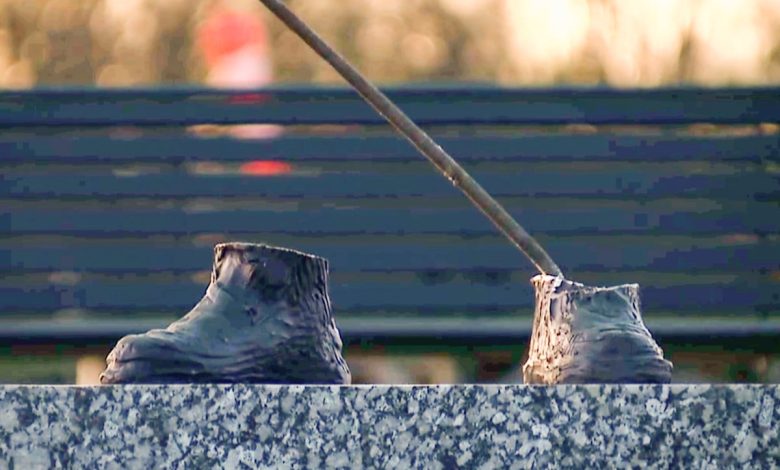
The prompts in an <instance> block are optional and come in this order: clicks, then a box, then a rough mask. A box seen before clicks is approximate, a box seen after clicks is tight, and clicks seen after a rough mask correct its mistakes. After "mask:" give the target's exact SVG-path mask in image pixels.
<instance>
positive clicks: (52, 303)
mask: <svg viewBox="0 0 780 470" xmlns="http://www.w3.org/2000/svg"><path fill="white" fill-rule="evenodd" d="M766 279H768V278H766ZM629 280H630V277H628V276H626V278H625V281H629ZM641 287H642V292H641V298H642V304H643V308H644V309H645V310H646V311H653V310H659V311H667V312H675V313H679V314H685V313H695V314H701V313H702V311H706V310H713V309H714V310H717V311H721V312H723V311H734V312H742V313H744V314H747V313H751V312H752V313H768V312H772V311H774V312H776V311H777V310H778V308H780V284H778V283H777V282H774V283H773V282H770V281H768V280H765V281H764V282H756V281H752V280H748V281H741V280H736V281H733V282H731V283H717V284H693V285H671V286H653V285H643V286H641ZM204 290H205V285H203V284H198V283H194V282H181V281H173V282H165V283H160V282H156V281H149V282H144V281H130V280H126V281H114V282H105V281H102V282H101V281H86V282H81V283H78V284H76V285H74V286H61V285H40V284H38V285H24V286H3V287H0V312H2V311H5V312H9V313H10V312H13V311H14V310H25V311H27V310H29V311H52V310H57V309H62V308H84V309H93V310H104V311H109V310H116V311H181V313H185V312H186V311H187V310H189V309H190V308H192V307H193V306H194V305H195V303H196V302H197V301H198V300H199V299H200V298H201V297H202V296H203V293H204ZM330 293H331V298H332V301H333V302H334V307H335V308H336V309H337V311H343V312H375V313H376V312H383V311H385V312H402V311H405V312H407V313H413V314H425V313H436V312H439V313H443V312H462V313H463V312H465V313H469V312H474V313H479V312H482V313H491V312H492V313H496V314H498V313H507V312H510V311H515V310H517V309H529V308H531V307H532V305H533V289H532V288H531V287H530V286H529V285H527V284H520V283H508V284H505V285H500V286H494V285H484V284H478V283H468V282H463V281H461V282H443V283H439V284H428V285H426V284H424V283H423V282H421V281H419V280H417V281H416V282H414V281H411V282H397V281H396V282H393V280H392V278H389V279H387V280H382V279H381V277H380V278H379V279H377V280H375V281H373V282H371V281H368V282H365V281H364V282H358V281H356V282H349V283H342V282H339V281H338V280H336V279H334V280H332V281H331V282H330Z"/></svg>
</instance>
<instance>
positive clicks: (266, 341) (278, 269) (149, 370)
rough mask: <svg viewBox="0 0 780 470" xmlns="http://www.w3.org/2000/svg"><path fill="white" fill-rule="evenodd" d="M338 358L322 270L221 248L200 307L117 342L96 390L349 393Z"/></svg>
mask: <svg viewBox="0 0 780 470" xmlns="http://www.w3.org/2000/svg"><path fill="white" fill-rule="evenodd" d="M341 348H342V343H341V337H340V335H339V331H338V329H337V328H336V323H335V320H334V318H333V315H332V313H331V305H330V298H329V297H328V262H327V260H325V259H324V258H320V257H317V256H313V255H309V254H306V253H301V252H298V251H294V250H288V249H285V248H279V247H272V246H267V245H258V244H250V243H223V244H219V245H217V246H216V247H215V248H214V268H213V271H212V275H211V283H210V284H209V286H208V288H207V290H206V293H205V295H204V297H203V298H202V299H201V300H200V302H199V303H198V304H197V305H196V306H195V307H193V309H192V310H191V311H190V312H189V313H187V315H185V316H184V317H182V318H181V319H179V320H177V321H176V322H174V323H172V324H171V325H169V326H168V327H167V328H165V329H155V330H151V331H148V332H147V333H144V334H141V335H129V336H125V337H124V338H122V339H121V340H119V342H118V343H117V345H116V347H115V348H114V349H113V350H112V351H111V353H109V355H108V357H107V358H106V363H107V366H108V367H107V368H106V370H105V371H104V372H103V373H102V374H101V375H100V382H101V383H103V384H127V383H237V382H243V383H285V384H287V383H290V384H292V383H294V384H304V383H308V384H349V383H350V382H351V375H350V372H349V368H348V367H347V364H346V362H345V361H344V358H343V357H342V355H341Z"/></svg>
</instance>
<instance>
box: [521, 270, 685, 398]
mask: <svg viewBox="0 0 780 470" xmlns="http://www.w3.org/2000/svg"><path fill="white" fill-rule="evenodd" d="M531 282H532V284H533V286H534V289H535V291H536V311H535V312H534V325H533V331H532V333H531V344H530V345H529V354H528V361H527V362H526V363H525V365H523V380H524V382H525V383H527V384H566V383H570V384H574V383H669V382H670V381H671V376H672V363H671V362H669V361H667V360H665V359H664V357H663V351H662V350H661V348H660V347H659V346H658V345H657V344H656V343H655V341H654V340H653V337H652V336H651V335H650V332H649V331H648V329H647V328H646V327H645V324H644V322H643V321H642V314H641V312H640V310H639V286H638V285H637V284H625V285H622V286H616V287H589V286H585V285H583V284H579V283H576V282H571V281H567V280H566V279H563V278H560V277H554V276H543V275H540V276H536V277H534V278H533V279H532V280H531Z"/></svg>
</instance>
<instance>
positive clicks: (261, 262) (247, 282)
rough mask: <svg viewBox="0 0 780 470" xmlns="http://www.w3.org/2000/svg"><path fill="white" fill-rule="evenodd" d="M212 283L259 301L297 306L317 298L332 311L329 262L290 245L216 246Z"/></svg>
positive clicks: (250, 244) (249, 244)
mask: <svg viewBox="0 0 780 470" xmlns="http://www.w3.org/2000/svg"><path fill="white" fill-rule="evenodd" d="M211 283H212V284H218V285H219V286H220V287H222V288H224V289H226V290H228V291H229V292H240V293H242V294H243V295H244V296H248V297H249V298H251V299H254V300H255V301H256V302H258V303H274V302H286V303H288V304H289V305H296V304H299V303H301V302H302V301H304V300H305V299H315V300H318V301H320V303H321V304H323V306H324V308H325V310H327V312H328V314H330V311H331V305H330V299H329V296H328V261H327V260H326V259H325V258H321V257H319V256H315V255H311V254H308V253H302V252H299V251H295V250H291V249H288V248H281V247H275V246H270V245H264V244H255V243H243V242H231V243H220V244H218V245H216V246H215V247H214V266H213V270H212V274H211Z"/></svg>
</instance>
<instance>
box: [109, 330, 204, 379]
mask: <svg viewBox="0 0 780 470" xmlns="http://www.w3.org/2000/svg"><path fill="white" fill-rule="evenodd" d="M151 333H152V332H150V333H147V334H143V335H129V336H125V337H124V338H122V339H120V340H119V342H118V343H117V345H116V347H114V349H113V350H112V351H111V352H110V353H109V355H108V357H107V358H106V365H107V367H106V370H105V371H104V372H103V373H102V374H100V383H102V384H122V383H159V382H163V381H165V382H174V381H176V380H174V378H175V377H186V376H190V375H193V374H196V373H198V371H202V369H203V366H202V364H200V362H199V361H197V360H195V358H194V357H193V356H191V355H189V354H186V352H185V351H181V350H179V348H177V347H176V345H175V343H174V342H172V341H168V340H167V339H166V337H165V336H163V335H154V334H151Z"/></svg>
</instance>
